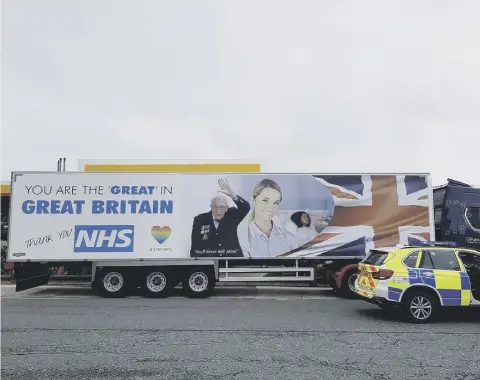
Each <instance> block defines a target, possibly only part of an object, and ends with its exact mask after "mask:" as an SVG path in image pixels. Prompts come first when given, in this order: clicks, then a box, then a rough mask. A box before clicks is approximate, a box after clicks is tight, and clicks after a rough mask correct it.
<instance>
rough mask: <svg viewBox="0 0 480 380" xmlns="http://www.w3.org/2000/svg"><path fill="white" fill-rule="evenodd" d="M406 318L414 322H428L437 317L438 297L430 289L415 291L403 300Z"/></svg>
mask: <svg viewBox="0 0 480 380" xmlns="http://www.w3.org/2000/svg"><path fill="white" fill-rule="evenodd" d="M402 304H403V305H402V306H403V313H404V316H405V317H406V319H407V320H408V321H410V322H414V323H428V322H431V321H433V320H434V319H435V317H436V315H437V312H438V308H439V302H438V298H437V297H436V296H435V295H433V294H432V293H430V292H428V291H426V292H425V291H414V292H412V293H410V294H408V295H407V297H406V298H405V300H404V301H403V302H402Z"/></svg>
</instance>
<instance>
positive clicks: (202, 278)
mask: <svg viewBox="0 0 480 380" xmlns="http://www.w3.org/2000/svg"><path fill="white" fill-rule="evenodd" d="M182 285H183V290H184V292H185V294H186V295H187V296H188V297H191V298H200V297H207V296H208V295H210V293H211V291H212V290H213V287H214V286H215V277H214V276H213V273H211V271H210V270H203V269H195V270H192V271H189V272H188V273H187V274H186V275H185V276H184V279H183V281H182Z"/></svg>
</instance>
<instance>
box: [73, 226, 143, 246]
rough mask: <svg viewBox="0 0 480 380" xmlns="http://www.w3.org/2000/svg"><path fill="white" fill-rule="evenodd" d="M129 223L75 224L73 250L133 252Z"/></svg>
mask: <svg viewBox="0 0 480 380" xmlns="http://www.w3.org/2000/svg"><path fill="white" fill-rule="evenodd" d="M134 235H135V227H134V226H131V225H86V226H75V239H74V242H75V245H74V247H73V252H133V241H134Z"/></svg>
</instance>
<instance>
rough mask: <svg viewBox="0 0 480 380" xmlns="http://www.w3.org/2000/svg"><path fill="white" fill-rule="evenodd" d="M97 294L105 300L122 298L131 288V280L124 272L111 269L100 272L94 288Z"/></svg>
mask: <svg viewBox="0 0 480 380" xmlns="http://www.w3.org/2000/svg"><path fill="white" fill-rule="evenodd" d="M94 288H95V289H96V291H97V293H98V294H100V295H101V296H102V297H105V298H122V297H125V296H126V295H127V293H128V292H129V290H130V288H131V279H130V276H129V275H128V273H127V272H126V271H123V270H118V269H111V270H102V271H101V272H100V273H99V274H98V277H97V279H96V286H95V287H94Z"/></svg>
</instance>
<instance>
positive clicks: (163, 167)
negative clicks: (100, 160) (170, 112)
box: [84, 163, 260, 173]
mask: <svg viewBox="0 0 480 380" xmlns="http://www.w3.org/2000/svg"><path fill="white" fill-rule="evenodd" d="M84 170H85V171H86V172H136V173H260V164H227V163H223V164H220V163H219V164H85V166H84Z"/></svg>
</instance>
